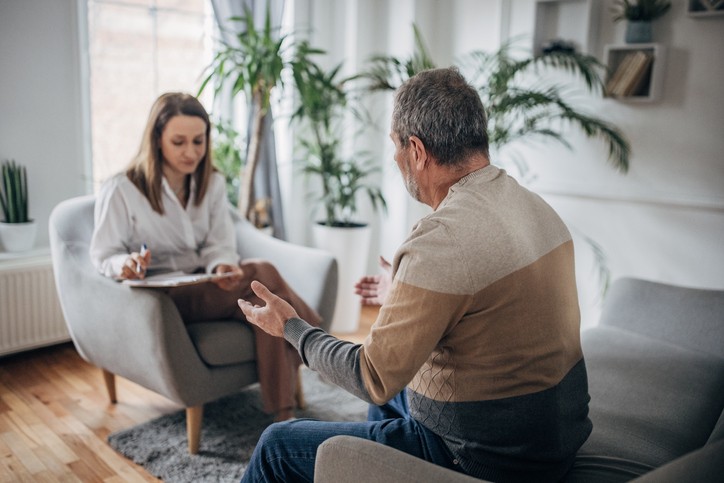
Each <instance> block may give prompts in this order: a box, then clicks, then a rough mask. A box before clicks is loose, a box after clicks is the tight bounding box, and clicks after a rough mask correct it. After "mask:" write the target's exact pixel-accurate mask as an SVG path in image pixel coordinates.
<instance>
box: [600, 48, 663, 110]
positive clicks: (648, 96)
mask: <svg viewBox="0 0 724 483" xmlns="http://www.w3.org/2000/svg"><path fill="white" fill-rule="evenodd" d="M637 50H640V51H644V52H647V53H650V54H653V61H652V63H651V66H650V68H649V72H648V73H647V75H646V77H645V78H644V79H643V82H642V84H641V87H640V88H639V90H638V91H637V92H635V93H634V94H633V95H630V96H626V97H612V98H613V99H616V100H618V101H625V102H654V101H656V100H658V99H659V98H661V95H662V92H663V79H664V67H665V65H666V63H665V62H666V49H664V46H663V45H661V44H658V43H648V44H608V45H605V46H604V48H603V59H604V60H603V63H604V64H605V65H606V67H607V68H608V75H607V77H606V82H608V80H609V79H610V77H611V76H612V75H613V74H614V72H616V69H617V68H618V66H619V64H621V62H622V61H623V59H624V58H625V57H626V55H627V54H629V53H631V52H635V51H637Z"/></svg>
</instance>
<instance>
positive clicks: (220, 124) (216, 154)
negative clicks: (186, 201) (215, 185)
mask: <svg viewBox="0 0 724 483" xmlns="http://www.w3.org/2000/svg"><path fill="white" fill-rule="evenodd" d="M243 143H244V140H243V139H242V136H241V134H239V132H238V131H237V130H236V129H234V127H233V126H232V125H231V123H230V122H228V121H221V120H219V121H216V122H214V137H213V141H212V144H213V146H212V154H213V158H214V166H216V169H218V170H219V172H220V173H221V174H222V175H223V176H224V179H225V180H226V197H227V198H228V199H229V203H231V204H232V205H233V206H238V204H239V187H240V185H241V180H240V179H239V173H240V172H241V169H242V168H243V166H244V157H243V155H242V152H241V146H242V144H243Z"/></svg>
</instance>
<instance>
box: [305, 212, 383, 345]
mask: <svg viewBox="0 0 724 483" xmlns="http://www.w3.org/2000/svg"><path fill="white" fill-rule="evenodd" d="M371 234H372V230H371V228H370V227H369V226H367V225H358V226H353V227H333V226H326V225H320V224H319V223H316V224H315V225H314V226H313V227H312V236H313V239H314V246H315V247H317V248H321V249H322V250H326V251H328V252H330V253H332V255H334V257H335V258H336V259H337V273H338V282H337V304H336V307H335V309H334V318H333V319H332V326H331V328H330V331H331V332H335V333H340V334H349V333H352V332H356V331H357V329H358V327H359V317H360V309H361V305H360V298H359V295H357V294H355V293H354V284H355V283H357V282H358V281H359V279H360V278H361V277H362V276H363V275H365V270H366V268H367V257H368V256H369V251H370V237H371Z"/></svg>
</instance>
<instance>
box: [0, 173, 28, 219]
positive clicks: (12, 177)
mask: <svg viewBox="0 0 724 483" xmlns="http://www.w3.org/2000/svg"><path fill="white" fill-rule="evenodd" d="M0 206H2V210H3V215H4V217H5V223H27V222H29V221H30V219H29V218H28V173H27V171H26V169H25V166H21V165H19V164H16V163H15V161H4V162H3V164H2V183H1V184H0Z"/></svg>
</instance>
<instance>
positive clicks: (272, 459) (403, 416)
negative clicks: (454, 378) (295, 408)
mask: <svg viewBox="0 0 724 483" xmlns="http://www.w3.org/2000/svg"><path fill="white" fill-rule="evenodd" d="M340 434H344V435H348V436H357V437H359V438H365V439H369V440H372V441H376V442H378V443H382V444H384V445H386V446H391V447H393V448H397V449H399V450H400V451H404V452H405V453H409V454H411V455H413V456H417V457H418V458H422V459H424V460H427V461H430V462H432V463H434V464H437V465H440V466H444V467H446V468H454V465H453V456H452V454H451V453H450V451H449V450H448V449H447V447H446V446H445V443H443V441H442V439H441V438H440V437H439V436H437V435H436V434H434V433H433V432H431V431H430V430H428V429H427V428H425V427H424V426H423V425H422V424H420V423H418V422H417V421H415V420H414V419H412V418H411V417H410V414H409V411H408V408H407V398H406V397H405V392H404V391H402V392H401V393H400V394H398V395H397V396H395V397H394V398H393V399H392V400H391V401H390V402H388V403H387V404H385V405H383V406H370V408H369V412H368V414H367V421H365V422H359V423H356V422H355V423H332V422H326V421H316V420H313V419H296V420H292V421H285V422H282V423H274V424H272V425H271V426H269V427H268V428H267V429H266V430H265V431H264V433H262V435H261V438H260V439H259V443H257V445H256V448H255V449H254V454H252V456H251V461H250V462H249V466H248V467H247V469H246V471H245V472H244V476H243V477H242V479H241V481H242V482H261V481H265V482H272V481H279V482H291V481H294V482H298V481H299V482H302V481H309V482H311V481H313V479H314V460H315V458H316V456H317V447H318V446H319V445H320V444H322V443H323V442H324V441H325V440H327V439H329V438H331V437H332V436H337V435H340Z"/></svg>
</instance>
